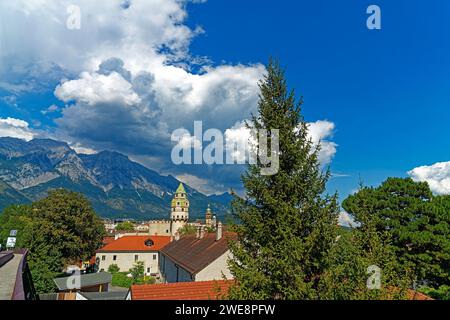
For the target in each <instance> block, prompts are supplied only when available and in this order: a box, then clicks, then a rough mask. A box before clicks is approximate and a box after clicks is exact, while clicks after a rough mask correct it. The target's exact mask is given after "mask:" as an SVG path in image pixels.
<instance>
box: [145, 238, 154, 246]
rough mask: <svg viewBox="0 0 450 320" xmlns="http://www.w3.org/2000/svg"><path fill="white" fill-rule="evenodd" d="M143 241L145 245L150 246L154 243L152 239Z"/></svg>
mask: <svg viewBox="0 0 450 320" xmlns="http://www.w3.org/2000/svg"><path fill="white" fill-rule="evenodd" d="M144 243H145V245H146V246H147V247H151V246H153V245H154V244H155V243H154V242H153V240H152V239H147V240H145V242H144Z"/></svg>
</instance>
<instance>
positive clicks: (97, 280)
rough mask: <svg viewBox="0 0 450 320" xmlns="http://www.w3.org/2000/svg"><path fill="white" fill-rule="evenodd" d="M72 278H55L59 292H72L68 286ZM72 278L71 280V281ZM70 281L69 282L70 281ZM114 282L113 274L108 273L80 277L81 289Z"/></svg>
mask: <svg viewBox="0 0 450 320" xmlns="http://www.w3.org/2000/svg"><path fill="white" fill-rule="evenodd" d="M71 277H72V276H68V277H63V278H55V279H53V281H54V282H55V284H56V286H57V287H58V289H59V290H70V289H69V288H68V285H69V284H70V279H73V278H71ZM69 278H70V279H69ZM68 280H69V281H68ZM111 281H112V274H111V273H108V272H98V273H87V274H81V275H80V284H81V288H85V287H91V286H96V285H99V284H104V283H110V282H111Z"/></svg>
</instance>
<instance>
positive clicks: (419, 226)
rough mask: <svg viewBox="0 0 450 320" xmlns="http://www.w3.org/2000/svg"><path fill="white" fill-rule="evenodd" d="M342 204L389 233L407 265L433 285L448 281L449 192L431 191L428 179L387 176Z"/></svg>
mask: <svg viewBox="0 0 450 320" xmlns="http://www.w3.org/2000/svg"><path fill="white" fill-rule="evenodd" d="M343 207H344V209H345V210H346V211H347V212H349V213H351V214H352V215H353V216H355V218H356V220H357V221H359V222H360V223H361V224H362V227H365V225H367V223H368V222H367V219H368V217H370V221H372V223H373V226H374V229H375V230H376V231H377V232H380V233H386V234H388V235H389V237H390V240H391V242H392V248H393V250H394V253H395V255H396V256H397V257H398V259H399V262H400V263H401V265H402V269H403V270H411V271H412V272H413V273H414V274H415V276H416V279H417V280H419V282H426V283H428V284H430V285H432V286H433V287H439V286H440V285H443V284H446V285H448V284H450V274H449V273H450V214H449V212H450V197H449V196H433V195H432V193H431V191H430V188H429V186H428V184H427V183H423V182H414V181H413V180H412V179H410V178H406V179H403V178H389V179H387V180H386V181H385V182H383V183H382V184H381V186H379V187H377V188H363V189H361V190H360V191H359V192H357V193H356V194H354V195H351V196H349V197H348V198H347V199H345V200H344V202H343Z"/></svg>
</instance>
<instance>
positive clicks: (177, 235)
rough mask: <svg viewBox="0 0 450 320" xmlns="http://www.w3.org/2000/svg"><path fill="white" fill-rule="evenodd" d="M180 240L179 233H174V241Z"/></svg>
mask: <svg viewBox="0 0 450 320" xmlns="http://www.w3.org/2000/svg"><path fill="white" fill-rule="evenodd" d="M178 240H180V233H179V232H178V231H177V232H175V241H178Z"/></svg>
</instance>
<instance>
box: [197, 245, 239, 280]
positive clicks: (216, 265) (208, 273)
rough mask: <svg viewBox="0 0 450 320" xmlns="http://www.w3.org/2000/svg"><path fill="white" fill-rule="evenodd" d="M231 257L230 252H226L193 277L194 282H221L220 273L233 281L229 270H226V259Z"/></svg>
mask: <svg viewBox="0 0 450 320" xmlns="http://www.w3.org/2000/svg"><path fill="white" fill-rule="evenodd" d="M230 257H231V252H230V250H228V251H227V252H225V253H224V254H223V255H221V256H220V257H219V258H217V259H216V260H214V261H213V262H212V263H211V264H209V265H208V266H206V268H204V269H203V270H202V271H200V272H199V273H197V274H196V275H195V281H210V280H222V279H223V276H222V273H223V274H224V275H225V277H226V278H227V279H233V276H232V275H231V272H230V269H229V268H228V263H227V261H228V259H230Z"/></svg>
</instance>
